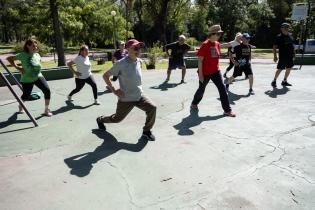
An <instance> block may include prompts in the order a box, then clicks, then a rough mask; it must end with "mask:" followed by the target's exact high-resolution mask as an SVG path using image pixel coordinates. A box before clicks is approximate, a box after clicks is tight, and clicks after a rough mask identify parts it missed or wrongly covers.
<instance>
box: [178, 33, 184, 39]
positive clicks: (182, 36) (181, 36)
mask: <svg viewBox="0 0 315 210" xmlns="http://www.w3.org/2000/svg"><path fill="white" fill-rule="evenodd" d="M178 38H182V39H186V37H185V35H183V34H182V35H180V36H179V37H178Z"/></svg>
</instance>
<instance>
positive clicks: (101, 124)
mask: <svg viewBox="0 0 315 210" xmlns="http://www.w3.org/2000/svg"><path fill="white" fill-rule="evenodd" d="M96 123H97V126H98V129H100V130H103V131H106V126H105V125H104V124H103V123H100V122H98V118H97V119H96Z"/></svg>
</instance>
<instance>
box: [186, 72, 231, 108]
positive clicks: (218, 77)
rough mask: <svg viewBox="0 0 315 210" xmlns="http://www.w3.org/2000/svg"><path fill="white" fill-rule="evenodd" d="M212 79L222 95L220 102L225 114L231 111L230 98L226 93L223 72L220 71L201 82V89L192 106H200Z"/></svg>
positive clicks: (197, 92)
mask: <svg viewBox="0 0 315 210" xmlns="http://www.w3.org/2000/svg"><path fill="white" fill-rule="evenodd" d="M210 79H211V80H212V82H213V83H214V84H215V86H216V87H217V89H218V91H219V94H220V100H221V105H222V108H223V110H224V111H225V112H229V111H231V107H230V102H229V97H228V95H227V93H226V89H225V85H224V83H223V79H222V75H221V72H220V71H218V72H216V73H214V74H211V75H208V76H204V81H203V82H200V81H199V88H198V90H197V91H196V93H195V96H194V100H193V101H192V104H194V105H198V104H199V102H200V101H201V99H202V98H203V94H204V93H205V89H206V86H207V85H208V83H209V81H210Z"/></svg>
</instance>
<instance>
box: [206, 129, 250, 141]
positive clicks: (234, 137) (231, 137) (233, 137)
mask: <svg viewBox="0 0 315 210" xmlns="http://www.w3.org/2000/svg"><path fill="white" fill-rule="evenodd" d="M211 132H213V133H217V134H220V135H222V136H225V137H228V138H230V139H238V140H239V139H249V138H248V137H236V136H231V135H228V134H225V133H221V132H218V131H213V130H211Z"/></svg>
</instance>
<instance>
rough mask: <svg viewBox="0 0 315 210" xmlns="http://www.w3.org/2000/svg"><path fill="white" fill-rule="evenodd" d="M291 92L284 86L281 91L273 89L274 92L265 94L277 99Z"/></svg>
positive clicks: (268, 91)
mask: <svg viewBox="0 0 315 210" xmlns="http://www.w3.org/2000/svg"><path fill="white" fill-rule="evenodd" d="M289 91H290V89H289V88H287V87H286V86H282V88H281V89H278V88H273V89H272V90H267V91H266V92H265V94H266V95H268V96H269V97H270V98H277V97H278V96H279V95H284V94H287V92H289Z"/></svg>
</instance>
